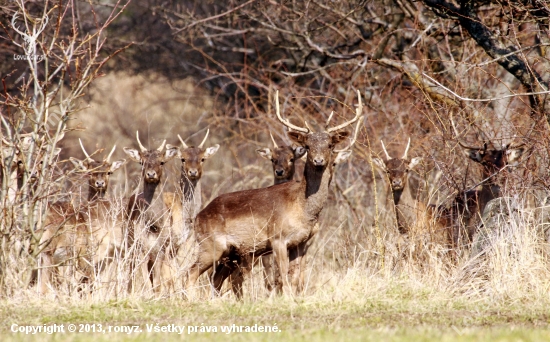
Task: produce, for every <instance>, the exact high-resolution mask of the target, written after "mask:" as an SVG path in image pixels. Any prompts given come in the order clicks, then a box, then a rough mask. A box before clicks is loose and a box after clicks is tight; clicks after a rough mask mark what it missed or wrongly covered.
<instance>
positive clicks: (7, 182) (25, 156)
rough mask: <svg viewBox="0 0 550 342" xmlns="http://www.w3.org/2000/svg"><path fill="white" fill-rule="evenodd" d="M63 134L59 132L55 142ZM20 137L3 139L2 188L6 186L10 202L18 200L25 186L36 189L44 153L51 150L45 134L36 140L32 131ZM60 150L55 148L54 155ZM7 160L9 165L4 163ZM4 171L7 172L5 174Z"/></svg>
mask: <svg viewBox="0 0 550 342" xmlns="http://www.w3.org/2000/svg"><path fill="white" fill-rule="evenodd" d="M63 136H64V133H61V134H59V135H58V137H57V140H56V142H55V143H56V144H57V143H58V142H59V141H60V140H61V139H63ZM19 138H20V140H19V141H18V142H11V141H8V140H7V139H5V138H2V139H1V145H2V148H1V150H0V153H1V155H0V190H2V189H4V187H5V190H6V193H7V199H8V202H10V203H14V202H15V201H16V197H17V194H18V192H19V191H21V190H22V189H23V188H24V187H25V186H30V187H31V193H33V192H34V191H35V190H36V185H37V184H36V180H37V179H38V177H39V173H40V170H41V168H42V163H43V157H44V154H46V153H48V152H49V151H48V148H47V145H45V144H44V142H45V138H46V136H45V135H43V136H41V137H38V139H36V140H35V137H34V136H33V134H32V133H23V134H20V135H19ZM60 152H61V149H60V148H55V149H54V150H53V153H52V156H53V157H54V158H56V157H57V156H58V155H59V153H60ZM6 162H7V163H8V164H9V165H4V163H6ZM4 171H7V173H6V174H4ZM4 177H6V179H4Z"/></svg>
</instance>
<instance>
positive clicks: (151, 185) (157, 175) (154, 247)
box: [124, 131, 178, 291]
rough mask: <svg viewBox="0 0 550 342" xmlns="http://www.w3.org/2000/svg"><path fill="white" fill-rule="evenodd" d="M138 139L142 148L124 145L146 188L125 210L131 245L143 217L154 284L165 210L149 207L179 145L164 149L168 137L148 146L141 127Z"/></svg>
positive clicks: (149, 269) (158, 263)
mask: <svg viewBox="0 0 550 342" xmlns="http://www.w3.org/2000/svg"><path fill="white" fill-rule="evenodd" d="M136 140H137V142H138V145H139V150H136V149H133V148H127V147H124V152H125V153H126V155H128V157H130V159H131V160H133V161H135V162H137V163H139V164H140V165H141V176H142V177H141V179H142V181H143V191H142V192H140V193H138V194H134V195H132V196H131V197H130V199H129V200H128V205H127V207H126V211H125V220H126V223H127V234H128V236H127V238H128V248H130V247H132V246H134V242H135V239H136V237H137V236H136V235H135V234H136V232H135V226H136V223H137V221H138V220H142V222H143V223H144V224H145V227H144V231H142V232H140V233H144V237H145V244H144V247H145V250H146V252H147V256H146V258H147V270H148V274H149V280H150V281H151V284H153V285H154V283H155V280H154V279H159V277H160V271H161V265H160V262H157V259H158V260H159V261H160V260H162V257H161V256H160V254H161V253H162V252H163V248H164V247H163V246H164V243H165V239H163V238H162V237H161V233H163V229H162V227H163V222H162V213H160V212H159V210H157V208H151V209H150V207H151V205H152V203H153V199H154V196H155V191H156V189H157V187H158V185H159V184H160V180H161V178H162V174H163V168H164V165H165V164H166V163H167V162H168V161H170V160H172V159H173V158H174V157H176V156H177V155H178V148H177V147H176V146H172V145H169V144H168V145H166V150H164V146H165V144H166V140H164V141H163V142H162V144H161V145H160V146H159V147H158V148H157V149H155V150H149V149H147V148H145V147H144V146H143V144H142V143H141V141H140V140H139V131H136ZM159 203H160V202H159ZM138 247H141V246H138ZM134 270H135V261H134V260H132V261H131V265H130V271H131V273H133V272H134ZM132 288H133V282H132V281H131V280H130V283H129V289H130V291H131V290H132Z"/></svg>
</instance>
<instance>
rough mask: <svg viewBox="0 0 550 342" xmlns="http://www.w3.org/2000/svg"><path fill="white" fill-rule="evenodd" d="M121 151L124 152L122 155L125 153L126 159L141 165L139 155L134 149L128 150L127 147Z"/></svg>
mask: <svg viewBox="0 0 550 342" xmlns="http://www.w3.org/2000/svg"><path fill="white" fill-rule="evenodd" d="M123 150H124V153H126V154H127V155H128V157H130V159H132V160H133V161H136V162H138V163H141V155H140V154H139V151H138V150H136V149H134V148H128V147H125V148H123ZM167 153H168V152H167Z"/></svg>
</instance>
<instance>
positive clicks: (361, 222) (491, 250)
mask: <svg viewBox="0 0 550 342" xmlns="http://www.w3.org/2000/svg"><path fill="white" fill-rule="evenodd" d="M113 88H116V89H117V91H116V92H113V91H111V89H113ZM91 94H92V98H91V99H92V101H91V102H90V106H89V108H88V109H87V110H86V111H83V112H82V114H81V115H80V116H79V117H78V119H77V120H75V121H74V122H73V123H72V124H73V126H72V127H82V128H84V130H83V131H80V132H71V133H70V134H69V135H68V136H67V137H66V138H65V143H64V146H63V147H64V151H63V153H64V155H63V157H64V158H66V157H68V156H75V157H81V152H80V151H79V149H78V146H76V144H73V143H72V142H74V141H75V139H76V138H77V137H82V138H83V139H84V144H85V145H86V146H94V145H96V144H97V146H98V147H106V146H112V145H113V144H117V145H118V146H119V147H122V146H127V147H131V146H136V142H135V141H134V138H133V137H134V134H135V131H136V130H137V129H139V130H140V131H144V130H145V131H147V132H149V133H148V135H146V138H144V139H143V140H142V141H143V142H144V144H145V145H146V146H147V145H148V144H150V145H149V146H151V147H155V146H156V145H158V144H160V141H162V139H168V142H169V143H172V144H174V145H176V144H178V140H177V134H180V135H181V136H182V137H184V138H185V137H189V140H187V142H188V143H189V142H191V143H194V144H197V143H198V142H199V141H200V140H201V139H202V134H203V132H204V128H205V127H207V126H208V127H210V130H211V135H210V138H209V139H208V141H207V143H206V145H207V146H209V145H212V144H214V143H220V144H221V146H222V147H221V148H220V152H219V153H218V154H217V155H216V156H214V157H213V158H212V159H211V160H209V161H207V162H206V164H205V173H204V177H203V179H202V180H201V182H202V189H203V203H204V204H207V203H208V202H209V201H211V200H212V199H213V198H215V197H216V196H217V195H218V194H221V193H225V192H229V191H238V190H243V189H251V188H258V187H264V186H268V185H270V184H271V182H272V176H271V167H270V165H269V163H266V162H265V161H264V160H263V159H261V158H259V157H257V156H256V155H255V149H256V148H257V147H259V146H264V145H269V144H270V139H269V138H268V132H267V130H272V131H273V133H274V135H275V136H278V137H279V139H284V138H285V136H284V131H283V130H282V128H281V127H280V124H278V123H277V122H276V121H275V120H274V119H273V116H272V115H263V116H259V117H257V118H250V119H248V120H242V119H239V118H228V117H226V116H223V115H222V114H221V113H220V112H219V110H220V109H219V108H216V105H215V102H214V100H213V99H212V98H211V97H210V96H209V95H208V94H206V93H204V92H203V91H201V90H199V89H197V88H195V87H194V86H193V83H192V82H191V81H190V80H188V81H185V82H183V81H182V82H181V83H180V82H178V83H175V84H173V83H170V82H168V81H166V80H164V79H162V78H160V77H159V78H149V79H148V78H145V77H143V76H129V75H125V74H116V75H107V76H106V77H104V78H102V79H99V80H98V81H97V83H96V87H95V88H94V90H93V91H92V93H91ZM293 101H297V100H296V99H295V98H288V99H287V102H285V103H286V104H285V105H284V106H283V108H284V110H285V111H286V112H290V111H291V109H296V108H297V107H293ZM113 108H116V109H117V110H113ZM269 110H270V109H268V114H270V112H269ZM339 113H340V115H339V117H338V118H337V119H338V120H343V117H345V115H346V113H347V112H346V108H340V110H339ZM271 114H272V113H271ZM326 114H328V113H316V114H311V112H309V111H308V110H303V109H301V110H294V111H292V117H293V118H296V117H303V118H307V117H308V116H310V117H312V121H313V122H314V123H313V125H315V122H319V123H322V122H324V120H325V119H326ZM372 115H374V114H373V113H367V120H368V119H369V118H370V117H371V116H372ZM293 120H294V119H293ZM367 133H368V130H367V128H363V129H362V132H361V140H360V141H359V142H358V143H357V146H356V147H355V148H354V153H353V155H352V158H351V160H349V161H348V162H346V163H344V164H343V165H339V166H338V168H337V170H336V173H335V177H334V179H333V180H332V184H331V191H330V197H329V200H328V203H327V205H326V207H325V209H324V210H323V212H322V214H321V217H320V224H321V230H320V233H319V234H318V235H317V236H316V237H315V238H314V239H313V241H312V246H311V248H310V249H309V252H308V255H307V259H308V266H307V269H306V270H305V279H306V282H305V290H304V292H303V293H302V294H300V295H299V296H298V298H301V299H302V300H304V301H333V300H359V301H363V300H366V299H368V298H372V297H376V296H380V297H381V298H386V299H387V300H396V301H398V300H399V298H400V296H404V297H407V296H410V295H411V294H414V295H418V294H425V295H426V296H427V297H431V296H433V297H438V298H448V299H453V298H454V299H456V298H460V299H463V300H472V301H480V302H484V301H504V302H506V301H509V302H512V303H513V302H516V301H523V302H525V301H527V302H539V301H543V302H547V301H548V295H547V291H546V289H548V286H549V285H550V281H549V279H550V278H549V277H548V261H547V252H546V247H547V240H546V235H545V228H544V227H545V224H546V221H545V216H544V215H540V214H535V213H537V212H538V211H541V209H538V211H536V210H534V209H533V203H532V201H531V202H529V201H528V200H526V199H525V196H524V194H525V193H526V192H528V190H529V188H527V187H526V186H523V187H518V188H511V189H507V190H506V194H507V196H508V197H507V199H506V201H505V203H506V205H503V206H502V208H501V210H500V212H502V214H498V215H497V217H499V219H500V218H501V221H498V224H494V225H493V226H494V227H493V229H491V230H489V231H487V230H481V233H480V234H479V235H478V238H477V240H476V244H475V246H476V249H475V251H476V252H472V253H461V254H460V257H459V259H458V260H456V261H452V260H451V259H450V258H449V250H448V246H446V245H444V244H440V243H435V242H434V241H433V239H432V236H430V235H429V233H428V232H429V231H428V229H426V233H424V234H419V235H418V236H416V237H414V238H410V239H408V240H405V241H402V240H403V239H402V237H400V236H399V233H398V232H397V228H396V224H395V214H394V212H393V208H392V205H391V198H390V196H389V186H388V184H387V180H386V179H385V175H381V174H379V173H378V172H377V171H374V172H373V170H372V168H371V161H370V156H371V155H373V154H378V153H379V152H380V151H381V150H380V148H379V146H378V145H377V143H375V141H374V138H373V137H370V138H369V136H368V135H367ZM384 134H386V133H380V135H381V136H382V135H384ZM387 134H388V136H391V134H390V133H387ZM140 136H141V135H140ZM369 139H370V140H369ZM430 139H432V140H429V139H425V140H424V141H418V142H417V143H416V144H413V147H412V150H411V154H413V155H425V154H426V148H425V146H426V144H427V143H426V141H427V142H428V143H429V142H431V141H435V140H436V139H437V138H436V137H432V138H430ZM388 140H389V141H388V148H389V149H390V154H393V153H394V152H396V153H399V152H402V151H401V150H400V149H402V148H403V146H404V142H405V141H403V142H401V141H399V140H398V139H393V142H392V140H390V139H388ZM413 141H415V140H414V139H413ZM116 153H118V154H121V152H120V150H118V152H116ZM443 154H444V150H443V147H442V149H441V150H437V151H433V154H431V155H430V156H442V155H443ZM114 158H115V159H117V157H116V156H115V157H114ZM449 158H451V159H445V158H444V157H441V159H440V160H445V161H447V160H451V161H453V162H454V163H455V164H457V165H458V164H459V163H462V164H466V161H465V160H464V159H460V158H463V157H457V156H456V155H455V154H449ZM438 162H439V161H438V159H436V158H426V161H425V164H424V165H423V168H421V169H420V170H419V171H418V172H417V173H415V174H414V175H413V176H412V181H411V183H412V186H413V187H414V189H416V190H417V192H418V194H419V195H418V196H419V197H420V198H421V199H422V200H424V201H426V202H429V203H444V201H445V199H446V198H448V197H449V196H448V194H451V193H452V189H449V188H448V186H447V183H446V181H445V177H441V176H440V175H438V173H441V172H445V171H446V169H445V168H438V166H437V165H438V164H437V163H438ZM179 163H180V162H179V161H178V160H174V161H172V162H170V163H169V165H167V167H166V169H168V170H169V172H167V175H166V176H165V178H164V179H163V184H162V186H160V187H159V189H157V195H160V194H161V193H162V192H163V191H173V189H174V187H175V184H176V182H175V179H176V178H177V177H179ZM446 167H448V166H446ZM300 172H301V166H299V167H298V171H297V173H300ZM513 172H516V171H513V170H512V171H511V173H513ZM121 174H122V175H121V176H120V177H119V178H115V179H113V180H111V187H112V188H111V192H110V194H109V198H110V200H111V202H112V203H113V211H112V213H111V215H112V218H113V219H118V218H119V217H120V215H121V212H122V211H123V210H124V207H125V205H126V200H127V198H128V196H129V195H130V194H131V193H132V192H133V191H135V189H136V188H138V187H139V185H138V184H139V181H138V179H139V165H137V164H136V165H133V164H129V165H128V166H127V170H126V172H125V173H121ZM86 186H87V184H86V182H84V181H83V180H82V179H80V178H78V177H76V176H75V177H74V178H73V182H72V189H73V193H74V194H82V195H83V196H85V192H86V191H85V190H84V189H83V188H84V187H86ZM518 189H519V190H518ZM155 201H160V197H159V198H157V199H155ZM153 205H156V204H153ZM159 205H161V204H160V202H159ZM165 215H166V213H165ZM159 221H161V222H162V221H163V220H162V219H161V220H159ZM140 227H142V228H143V229H140V230H138V231H139V232H140V234H141V235H139V236H138V241H142V242H143V243H142V244H140V243H136V244H134V246H133V247H132V248H134V249H135V253H134V252H132V251H131V250H117V251H116V253H114V255H112V256H111V257H110V258H109V259H108V260H105V263H104V267H103V269H100V268H97V269H95V270H94V272H96V274H95V277H94V280H93V281H89V282H87V283H82V281H81V280H82V273H81V271H80V270H79V269H78V267H77V265H76V262H75V261H76V260H78V259H79V258H81V257H83V256H82V255H72V257H71V258H69V259H70V261H68V262H67V263H65V264H64V265H62V266H60V267H59V269H61V270H63V271H62V272H59V273H60V275H58V279H57V280H56V282H54V283H52V284H51V286H50V290H49V291H48V293H46V294H39V296H40V297H41V298H45V299H46V298H52V297H54V298H57V299H63V300H67V301H76V302H79V301H85V302H103V301H110V300H118V299H124V298H135V299H153V298H155V299H159V298H160V299H162V298H176V299H177V298H183V284H184V280H185V270H186V267H187V266H189V264H190V263H191V262H192V261H193V257H192V252H191V251H189V250H182V251H181V253H180V254H179V255H178V256H177V257H176V258H172V259H171V260H170V261H169V262H168V263H167V267H168V269H170V276H171V279H169V280H170V282H167V283H162V284H156V285H159V287H158V288H153V287H152V286H151V284H150V282H149V281H148V279H147V278H148V277H149V275H148V274H147V272H146V267H145V266H146V265H145V260H147V259H148V255H150V252H151V251H150V250H148V249H147V246H152V245H154V244H151V243H150V240H151V236H148V235H147V234H146V229H145V227H144V226H143V223H141V226H140ZM147 241H149V242H147ZM188 249H192V248H191V247H188ZM89 253H91V254H93V253H95V251H94V250H93V249H90V251H89ZM69 254H70V253H69ZM25 262H26V261H25V260H23V259H21V260H20V259H14V260H13V266H12V267H13V269H9V270H6V271H7V272H12V271H13V272H14V273H13V274H14V276H16V275H17V273H16V272H15V271H14V270H16V269H17V268H18V267H21V265H24V264H25ZM132 263H135V264H137V265H138V267H136V268H135V271H134V274H130V264H132ZM130 278H132V280H133V282H134V284H135V286H134V291H133V292H131V293H129V292H128V291H127V287H128V281H129V280H130ZM164 280H166V279H164ZM39 281H40V280H39ZM200 286H201V287H202V295H203V298H204V299H212V298H214V297H215V296H214V294H213V291H212V289H211V287H210V285H209V280H208V279H207V277H203V278H202V279H201V282H200ZM244 293H245V300H252V301H258V300H266V299H267V298H269V297H270V296H271V295H272V294H270V293H268V292H267V290H266V289H265V287H264V281H263V273H262V271H261V265H259V264H256V265H255V266H254V267H253V272H252V273H251V276H250V277H249V278H248V279H247V280H246V282H245V288H244ZM36 296H37V290H36V288H35V287H32V288H18V289H12V291H11V295H10V299H16V298H20V299H21V298H34V297H36ZM221 298H222V300H233V295H232V294H231V292H230V290H229V287H228V286H227V287H225V288H224V289H223V293H222V295H221Z"/></svg>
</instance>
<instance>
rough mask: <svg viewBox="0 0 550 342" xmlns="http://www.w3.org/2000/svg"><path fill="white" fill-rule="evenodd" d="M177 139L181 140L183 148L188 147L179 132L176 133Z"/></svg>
mask: <svg viewBox="0 0 550 342" xmlns="http://www.w3.org/2000/svg"><path fill="white" fill-rule="evenodd" d="M178 139H179V140H180V141H181V144H182V145H183V148H189V146H187V144H186V143H185V142H184V141H183V139H182V138H181V137H180V135H179V134H178Z"/></svg>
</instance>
